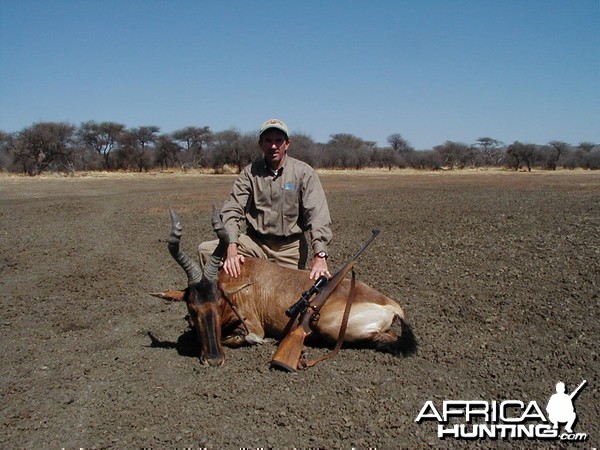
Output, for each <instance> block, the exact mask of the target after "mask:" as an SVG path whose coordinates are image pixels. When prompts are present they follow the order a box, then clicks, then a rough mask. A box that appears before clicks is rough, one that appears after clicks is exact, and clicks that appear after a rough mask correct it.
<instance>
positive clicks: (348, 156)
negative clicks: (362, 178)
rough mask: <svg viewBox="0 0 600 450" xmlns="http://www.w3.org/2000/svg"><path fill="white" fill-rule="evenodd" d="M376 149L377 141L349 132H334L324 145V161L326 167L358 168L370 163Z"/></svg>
mask: <svg viewBox="0 0 600 450" xmlns="http://www.w3.org/2000/svg"><path fill="white" fill-rule="evenodd" d="M374 151H375V142H372V141H364V140H362V139H361V138H359V137H356V136H354V135H352V134H348V133H339V134H332V135H331V138H330V139H329V142H327V144H325V147H324V152H323V153H324V154H323V158H324V159H323V163H324V166H326V167H332V168H340V169H346V168H350V167H353V168H355V169H357V170H358V169H361V168H363V167H364V166H366V165H367V164H369V162H370V161H371V157H372V155H373V153H374Z"/></svg>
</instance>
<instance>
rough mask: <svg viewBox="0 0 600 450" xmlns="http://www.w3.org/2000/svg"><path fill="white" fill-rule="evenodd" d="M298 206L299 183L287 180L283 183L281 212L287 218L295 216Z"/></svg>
mask: <svg viewBox="0 0 600 450" xmlns="http://www.w3.org/2000/svg"><path fill="white" fill-rule="evenodd" d="M299 207H300V183H298V182H296V181H288V182H286V183H285V184H284V185H283V214H284V216H285V217H287V218H296V217H298V215H299V211H298V209H299Z"/></svg>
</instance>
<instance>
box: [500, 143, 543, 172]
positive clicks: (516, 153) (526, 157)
mask: <svg viewBox="0 0 600 450" xmlns="http://www.w3.org/2000/svg"><path fill="white" fill-rule="evenodd" d="M535 150H536V146H535V145H533V144H523V143H521V142H519V141H515V142H513V143H512V144H510V145H509V146H508V148H507V149H506V155H507V157H508V164H509V166H510V167H512V168H514V169H515V170H519V169H520V167H521V164H525V165H526V166H527V171H529V172H531V167H532V165H533V159H534V156H535Z"/></svg>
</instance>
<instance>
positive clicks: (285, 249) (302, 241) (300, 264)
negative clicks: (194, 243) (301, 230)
mask: <svg viewBox="0 0 600 450" xmlns="http://www.w3.org/2000/svg"><path fill="white" fill-rule="evenodd" d="M218 244H219V240H218V239H215V240H214V241H206V242H203V243H201V244H200V245H199V246H198V256H199V259H200V265H201V266H202V268H204V264H205V263H206V261H208V259H209V258H210V255H212V253H213V252H214V251H215V249H216V248H217V245H218ZM238 253H239V254H240V255H243V256H254V257H255V258H260V259H267V260H269V261H271V262H274V263H275V264H278V265H280V266H283V267H290V268H292V269H305V268H306V260H307V257H308V244H307V242H306V238H305V237H304V235H299V236H298V237H297V238H270V237H265V236H257V235H254V234H253V235H252V236H249V235H247V234H241V235H240V236H239V239H238Z"/></svg>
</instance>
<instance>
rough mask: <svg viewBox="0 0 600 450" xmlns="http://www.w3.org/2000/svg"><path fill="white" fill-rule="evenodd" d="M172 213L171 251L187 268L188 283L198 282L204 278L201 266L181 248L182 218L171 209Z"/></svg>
mask: <svg viewBox="0 0 600 450" xmlns="http://www.w3.org/2000/svg"><path fill="white" fill-rule="evenodd" d="M169 212H170V214H171V235H170V237H169V244H168V247H169V253H170V254H171V256H172V257H173V259H175V261H177V263H178V264H179V265H180V266H181V267H182V269H183V270H185V273H186V274H187V277H188V285H192V284H194V283H198V282H199V281H200V280H201V279H202V272H201V270H200V266H199V265H198V264H197V263H196V262H194V261H193V260H191V259H190V258H189V257H188V256H187V255H186V254H185V253H183V251H182V250H181V249H180V248H179V243H180V242H181V230H182V229H183V227H182V225H181V219H180V218H179V216H178V215H177V213H176V212H175V211H173V210H172V209H171V210H169Z"/></svg>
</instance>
